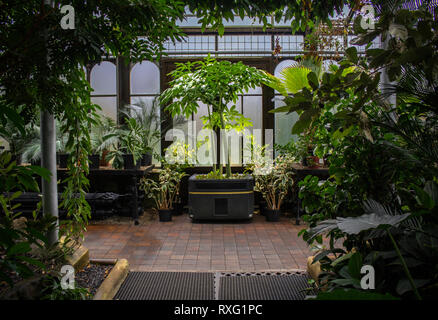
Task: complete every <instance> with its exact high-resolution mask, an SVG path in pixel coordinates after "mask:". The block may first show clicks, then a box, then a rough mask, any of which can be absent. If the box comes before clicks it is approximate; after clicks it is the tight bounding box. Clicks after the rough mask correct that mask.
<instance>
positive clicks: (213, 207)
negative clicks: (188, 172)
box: [188, 174, 254, 220]
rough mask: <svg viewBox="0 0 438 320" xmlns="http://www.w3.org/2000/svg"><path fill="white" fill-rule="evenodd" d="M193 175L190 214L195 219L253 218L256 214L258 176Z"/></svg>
mask: <svg viewBox="0 0 438 320" xmlns="http://www.w3.org/2000/svg"><path fill="white" fill-rule="evenodd" d="M196 176H197V175H196V174H195V175H192V176H191V177H190V178H189V203H188V205H189V215H190V217H191V218H192V219H193V220H241V219H251V218H252V216H253V213H254V191H253V189H254V179H253V177H252V176H246V177H242V178H240V179H221V180H213V179H197V178H196Z"/></svg>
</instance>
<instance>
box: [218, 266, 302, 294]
mask: <svg viewBox="0 0 438 320" xmlns="http://www.w3.org/2000/svg"><path fill="white" fill-rule="evenodd" d="M308 279H309V278H308V277H307V276H306V275H304V274H300V273H283V272H282V273H236V274H223V275H222V276H221V277H220V280H219V287H220V290H219V297H218V298H219V300H304V298H305V296H306V294H308V292H307V289H308V288H309V284H308V282H307V281H308Z"/></svg>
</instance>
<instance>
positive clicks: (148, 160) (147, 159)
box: [141, 153, 152, 167]
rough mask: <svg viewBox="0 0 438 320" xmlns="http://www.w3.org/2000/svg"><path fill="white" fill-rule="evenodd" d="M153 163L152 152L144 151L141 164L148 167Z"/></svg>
mask: <svg viewBox="0 0 438 320" xmlns="http://www.w3.org/2000/svg"><path fill="white" fill-rule="evenodd" d="M151 164H152V154H150V153H144V154H142V156H141V166H142V167H147V166H150V165H151Z"/></svg>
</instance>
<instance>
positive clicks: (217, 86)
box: [160, 57, 266, 177]
mask: <svg viewBox="0 0 438 320" xmlns="http://www.w3.org/2000/svg"><path fill="white" fill-rule="evenodd" d="M171 76H172V77H173V80H172V81H171V82H170V88H168V89H166V90H165V91H164V92H163V93H162V94H161V96H160V101H161V102H162V103H163V104H167V106H166V110H167V111H168V112H170V114H171V115H172V116H173V117H174V116H177V115H184V116H186V117H189V116H190V115H191V114H192V113H196V112H197V111H198V108H199V105H198V103H199V102H202V103H205V104H206V105H207V110H208V115H207V116H204V117H202V120H203V123H204V128H206V129H211V130H222V131H225V132H229V131H231V130H236V131H242V130H243V129H244V128H245V127H247V126H249V125H252V124H251V122H250V120H249V119H248V118H245V117H244V116H243V115H242V114H241V113H239V112H237V109H236V107H235V105H234V104H235V103H236V101H237V98H238V94H241V93H243V92H245V91H247V90H248V89H249V88H255V87H256V86H259V85H261V84H262V82H263V80H264V79H265V78H266V76H265V74H264V72H262V71H260V70H257V69H256V68H253V67H248V66H246V65H244V64H243V63H242V62H238V63H231V62H229V61H216V60H215V59H213V58H211V57H207V58H205V59H204V60H203V61H195V62H188V63H185V64H178V65H177V68H176V69H175V70H174V71H172V72H171ZM222 140H223V141H222V143H223V147H224V148H223V149H224V150H226V151H227V154H228V157H227V159H226V177H231V164H230V161H231V159H230V154H231V152H230V149H229V148H230V147H231V146H229V145H228V141H227V139H222ZM211 143H213V141H212V142H211ZM211 150H213V158H215V157H216V156H215V155H214V150H215V147H214V145H212V147H211ZM214 161H215V159H214ZM217 170H219V172H220V174H222V172H223V166H222V164H221V163H219V165H218V166H216V163H215V162H214V164H213V171H217Z"/></svg>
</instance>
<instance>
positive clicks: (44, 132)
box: [40, 0, 59, 245]
mask: <svg viewBox="0 0 438 320" xmlns="http://www.w3.org/2000/svg"><path fill="white" fill-rule="evenodd" d="M44 5H45V6H51V7H53V1H51V0H44ZM45 37H46V38H47V31H45ZM49 58H50V57H49V53H47V64H49ZM45 107H46V106H45ZM40 121H41V166H42V167H43V168H45V169H47V170H49V171H50V174H51V177H50V180H46V179H44V178H43V179H42V181H41V185H42V193H43V199H42V200H43V201H42V202H43V214H44V215H50V216H53V217H56V218H57V221H56V228H54V230H52V231H50V232H49V233H48V234H47V237H48V240H49V244H50V245H53V244H55V243H56V242H58V237H59V235H58V233H59V219H58V216H59V214H58V186H57V174H56V124H55V116H54V115H53V114H52V113H50V112H49V111H47V110H41V119H40Z"/></svg>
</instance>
